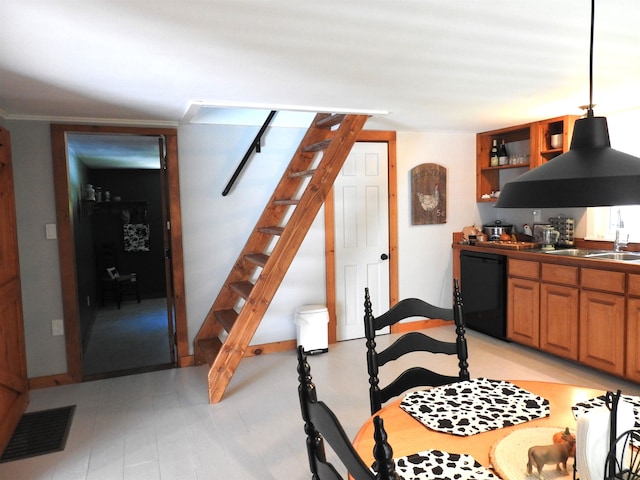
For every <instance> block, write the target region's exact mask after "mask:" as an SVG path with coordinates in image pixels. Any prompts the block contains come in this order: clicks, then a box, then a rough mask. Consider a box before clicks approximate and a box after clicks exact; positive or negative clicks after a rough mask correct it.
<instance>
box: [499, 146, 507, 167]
mask: <svg viewBox="0 0 640 480" xmlns="http://www.w3.org/2000/svg"><path fill="white" fill-rule="evenodd" d="M498 165H501V166H502V165H509V155H507V146H506V145H505V144H504V140H502V143H501V144H500V148H499V149H498Z"/></svg>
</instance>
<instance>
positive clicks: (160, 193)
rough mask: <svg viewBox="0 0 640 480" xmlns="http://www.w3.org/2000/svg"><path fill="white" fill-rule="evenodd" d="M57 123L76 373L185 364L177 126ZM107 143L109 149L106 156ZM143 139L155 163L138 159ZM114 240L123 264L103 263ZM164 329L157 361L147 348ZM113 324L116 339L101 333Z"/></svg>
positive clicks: (116, 258) (57, 172)
mask: <svg viewBox="0 0 640 480" xmlns="http://www.w3.org/2000/svg"><path fill="white" fill-rule="evenodd" d="M51 130H52V146H53V162H54V180H55V186H56V209H57V217H58V238H59V250H60V266H61V274H62V277H63V281H62V285H63V306H64V311H65V321H64V322H65V325H64V326H65V335H66V346H67V365H68V374H69V376H70V377H71V378H72V381H74V382H77V381H81V380H82V379H93V378H101V377H104V376H115V375H123V374H130V373H135V372H137V371H144V370H150V369H155V368H167V367H168V366H174V365H181V366H182V365H183V364H184V361H185V357H186V356H187V355H188V346H187V341H186V315H185V304H184V281H183V270H182V247H181V245H182V243H181V229H180V223H181V222H180V217H181V216H180V201H179V182H178V175H177V173H178V170H177V167H178V159H177V138H176V137H177V132H176V131H175V129H140V128H118V127H90V126H83V125H52V127H51ZM92 142H94V145H95V146H96V149H95V152H96V153H95V155H93V156H92V155H90V154H89V153H88V152H90V151H91V149H90V148H88V146H90V145H91V144H92ZM99 145H100V146H101V149H104V150H109V151H110V153H108V154H106V155H104V156H101V154H99V152H98V148H97V147H98V146H99ZM142 145H145V147H144V149H147V150H149V149H150V150H151V151H152V152H153V153H152V155H151V157H155V158H153V161H154V162H155V163H154V165H153V166H152V167H149V166H148V165H147V166H145V167H144V168H142V167H141V164H140V163H139V162H141V161H142V157H143V156H144V155H142V153H141V152H140V151H138V152H136V151H135V150H136V149H143V147H142ZM147 156H148V155H147ZM105 159H110V162H111V163H109V164H105V163H104V161H105ZM131 167H134V168H131ZM99 187H101V188H99ZM107 191H108V192H109V194H108V195H107V193H106V192H107ZM169 199H171V201H169ZM107 247H108V248H107ZM105 248H107V250H110V252H111V254H112V260H109V262H110V263H113V264H114V265H111V267H110V268H108V269H107V268H102V267H103V266H104V265H102V261H101V260H102V259H101V256H102V254H103V253H104V250H105ZM114 274H115V275H114ZM132 280H133V281H132ZM120 287H128V290H119V288H120ZM125 293H132V294H133V295H125ZM138 302H139V303H138ZM152 317H153V318H152ZM105 322H106V323H108V325H106V326H105ZM152 324H153V325H152ZM118 325H119V326H120V327H121V328H120V327H118ZM111 327H113V328H111ZM118 328H120V330H121V331H120V332H117V330H118ZM158 328H159V329H160V332H159V337H158V338H161V341H162V343H163V346H162V347H161V350H164V353H162V355H161V357H162V358H161V357H157V358H155V359H154V357H150V356H149V355H147V354H146V353H145V352H144V349H145V348H147V347H146V346H145V345H147V346H148V343H147V342H150V343H154V342H153V340H151V339H152V338H153V337H154V335H158V332H157V330H158ZM152 331H155V332H156V333H155V334H153V335H152V334H151V332H152ZM105 332H109V334H110V340H109V342H111V346H110V345H109V344H108V343H105V341H106V340H107V338H108V337H104V336H102V337H101V335H104V333H105ZM94 340H95V341H94ZM159 341H160V340H159ZM126 345H129V350H126V349H123V348H124V347H125V346H126ZM96 346H98V348H97V349H96ZM156 347H157V345H154V348H156ZM109 355H111V357H112V361H111V362H110V361H109ZM96 358H97V359H98V360H99V361H98V362H97V363H96ZM90 359H92V360H91V362H92V363H88V361H89V360H90ZM158 362H159V363H158Z"/></svg>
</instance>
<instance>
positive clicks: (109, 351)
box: [83, 298, 171, 376]
mask: <svg viewBox="0 0 640 480" xmlns="http://www.w3.org/2000/svg"><path fill="white" fill-rule="evenodd" d="M170 360H171V359H170V353H169V337H168V329H167V300H166V298H145V299H142V301H141V302H140V303H137V302H135V301H125V302H122V306H121V308H118V307H117V306H116V304H115V303H110V304H107V305H105V307H103V308H100V309H99V310H98V313H97V315H96V320H95V322H94V324H93V328H92V330H91V336H90V338H89V342H88V344H87V347H86V349H85V352H84V358H83V373H84V375H85V376H91V375H96V374H103V373H105V372H114V371H124V370H130V369H136V368H147V367H152V366H158V365H165V364H167V363H169V362H170Z"/></svg>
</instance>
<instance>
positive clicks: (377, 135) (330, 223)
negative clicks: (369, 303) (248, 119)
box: [324, 130, 399, 343]
mask: <svg viewBox="0 0 640 480" xmlns="http://www.w3.org/2000/svg"><path fill="white" fill-rule="evenodd" d="M356 141H358V142H381V143H386V144H387V155H388V172H387V174H388V183H389V198H388V200H389V305H395V304H396V303H398V295H399V287H398V265H399V263H398V182H397V177H398V172H397V164H396V132H393V131H386V130H362V131H361V132H360V135H358V139H357V140H356ZM334 220H335V208H334V202H333V188H332V189H331V191H329V194H328V195H327V198H326V199H325V202H324V229H325V264H326V267H325V268H326V272H327V273H326V290H327V310H328V311H329V327H328V340H329V343H336V342H337V335H336V326H337V321H336V271H335V230H334ZM363 301H364V294H363ZM397 328H398V327H397V326H393V327H391V331H392V332H396V329H397Z"/></svg>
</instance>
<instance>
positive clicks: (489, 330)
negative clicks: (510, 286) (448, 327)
mask: <svg viewBox="0 0 640 480" xmlns="http://www.w3.org/2000/svg"><path fill="white" fill-rule="evenodd" d="M460 290H461V293H462V301H463V305H464V317H465V323H466V325H467V326H468V327H469V328H472V329H474V330H477V331H479V332H482V333H486V334H487V335H491V336H492V337H496V338H500V339H503V340H506V338H507V312H506V305H507V302H506V295H507V258H506V257H505V256H504V255H494V254H491V253H481V252H472V251H468V250H462V251H461V252H460Z"/></svg>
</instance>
